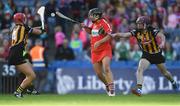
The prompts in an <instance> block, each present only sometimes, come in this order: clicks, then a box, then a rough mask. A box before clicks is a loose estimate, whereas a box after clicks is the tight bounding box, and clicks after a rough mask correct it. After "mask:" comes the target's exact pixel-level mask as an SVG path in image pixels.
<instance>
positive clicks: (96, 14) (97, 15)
mask: <svg viewBox="0 0 180 106" xmlns="http://www.w3.org/2000/svg"><path fill="white" fill-rule="evenodd" d="M102 13H103V12H102V11H101V10H100V9H99V8H93V9H91V10H89V13H88V16H93V17H94V18H97V19H100V18H101V17H102Z"/></svg>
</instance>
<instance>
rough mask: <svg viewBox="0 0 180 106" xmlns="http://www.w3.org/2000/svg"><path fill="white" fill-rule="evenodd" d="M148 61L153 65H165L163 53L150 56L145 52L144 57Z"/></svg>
mask: <svg viewBox="0 0 180 106" xmlns="http://www.w3.org/2000/svg"><path fill="white" fill-rule="evenodd" d="M141 58H145V59H147V60H148V61H149V62H150V63H151V64H161V63H165V58H164V56H163V55H162V52H159V53H156V54H150V53H147V52H143V54H142V57H141Z"/></svg>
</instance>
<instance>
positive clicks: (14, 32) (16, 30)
mask: <svg viewBox="0 0 180 106" xmlns="http://www.w3.org/2000/svg"><path fill="white" fill-rule="evenodd" d="M19 28H20V26H17V27H15V28H14V30H13V33H12V44H11V45H12V46H13V45H15V44H16V41H17V39H18V38H17V34H18V32H19ZM13 37H14V38H13Z"/></svg>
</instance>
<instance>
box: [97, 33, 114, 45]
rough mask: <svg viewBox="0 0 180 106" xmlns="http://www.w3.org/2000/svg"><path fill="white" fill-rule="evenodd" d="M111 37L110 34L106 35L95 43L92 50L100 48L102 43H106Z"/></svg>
mask: <svg viewBox="0 0 180 106" xmlns="http://www.w3.org/2000/svg"><path fill="white" fill-rule="evenodd" d="M111 38H112V36H111V35H110V34H107V35H106V36H105V37H104V38H103V39H101V40H99V41H97V42H96V43H95V44H94V48H97V47H98V46H100V45H101V44H102V43H104V42H106V41H108V40H109V39H111Z"/></svg>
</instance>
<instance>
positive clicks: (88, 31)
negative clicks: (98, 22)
mask: <svg viewBox="0 0 180 106" xmlns="http://www.w3.org/2000/svg"><path fill="white" fill-rule="evenodd" d="M80 26H81V27H82V28H84V29H85V31H86V32H87V33H89V34H91V30H92V29H91V28H89V27H88V26H86V25H85V24H84V23H81V24H80Z"/></svg>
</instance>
